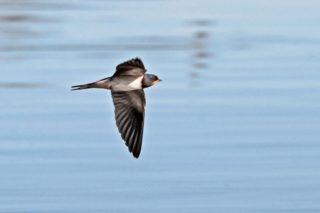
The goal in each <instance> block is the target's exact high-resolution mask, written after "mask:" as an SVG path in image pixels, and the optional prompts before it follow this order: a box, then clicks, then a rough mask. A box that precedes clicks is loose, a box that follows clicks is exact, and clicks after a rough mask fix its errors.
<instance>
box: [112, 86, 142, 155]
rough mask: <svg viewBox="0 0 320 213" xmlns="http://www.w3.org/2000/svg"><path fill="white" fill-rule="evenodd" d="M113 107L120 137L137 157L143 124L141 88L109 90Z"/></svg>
mask: <svg viewBox="0 0 320 213" xmlns="http://www.w3.org/2000/svg"><path fill="white" fill-rule="evenodd" d="M111 94H112V99H113V104H114V107H115V119H116V124H117V127H118V130H119V132H120V134H121V137H122V139H123V140H124V141H125V143H126V145H127V146H128V149H129V151H130V152H132V154H133V156H134V157H136V158H138V157H139V155H140V151H141V145H142V138H143V125H144V106H145V104H146V101H145V96H144V92H143V90H131V91H111Z"/></svg>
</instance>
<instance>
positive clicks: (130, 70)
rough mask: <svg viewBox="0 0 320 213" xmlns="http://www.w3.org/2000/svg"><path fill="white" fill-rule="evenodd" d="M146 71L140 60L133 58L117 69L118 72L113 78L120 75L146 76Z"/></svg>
mask: <svg viewBox="0 0 320 213" xmlns="http://www.w3.org/2000/svg"><path fill="white" fill-rule="evenodd" d="M145 72H146V69H145V68H144V65H143V62H142V61H141V59H140V58H133V59H131V60H129V61H125V62H123V63H121V64H119V65H118V66H117V67H116V72H115V73H114V74H113V76H120V75H131V76H141V75H144V73H145Z"/></svg>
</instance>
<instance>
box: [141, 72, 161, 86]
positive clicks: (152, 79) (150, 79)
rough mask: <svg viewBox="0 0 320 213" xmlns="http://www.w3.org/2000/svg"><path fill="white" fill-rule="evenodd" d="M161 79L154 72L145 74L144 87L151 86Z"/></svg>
mask: <svg viewBox="0 0 320 213" xmlns="http://www.w3.org/2000/svg"><path fill="white" fill-rule="evenodd" d="M160 81H162V80H161V79H160V78H159V77H158V76H156V75H154V74H145V76H144V78H143V82H142V84H143V87H144V88H145V87H151V86H153V85H155V84H157V83H159V82H160Z"/></svg>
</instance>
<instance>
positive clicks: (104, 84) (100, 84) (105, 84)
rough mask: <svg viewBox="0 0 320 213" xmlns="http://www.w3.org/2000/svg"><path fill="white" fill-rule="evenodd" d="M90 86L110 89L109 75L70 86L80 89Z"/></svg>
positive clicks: (73, 88) (72, 88)
mask: <svg viewBox="0 0 320 213" xmlns="http://www.w3.org/2000/svg"><path fill="white" fill-rule="evenodd" d="M90 88H101V89H110V88H111V82H110V77H109V78H104V79H101V80H99V81H96V82H92V83H89V84H79V85H74V86H71V90H72V91H73V90H82V89H90Z"/></svg>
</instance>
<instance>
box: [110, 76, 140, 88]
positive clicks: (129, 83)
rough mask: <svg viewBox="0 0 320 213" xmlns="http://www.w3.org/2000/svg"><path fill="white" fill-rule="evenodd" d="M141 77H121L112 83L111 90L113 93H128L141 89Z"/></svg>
mask: <svg viewBox="0 0 320 213" xmlns="http://www.w3.org/2000/svg"><path fill="white" fill-rule="evenodd" d="M142 79H143V76H140V77H134V76H121V77H120V78H116V79H114V80H113V82H112V90H114V91H130V90H137V89H142Z"/></svg>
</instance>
